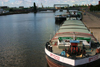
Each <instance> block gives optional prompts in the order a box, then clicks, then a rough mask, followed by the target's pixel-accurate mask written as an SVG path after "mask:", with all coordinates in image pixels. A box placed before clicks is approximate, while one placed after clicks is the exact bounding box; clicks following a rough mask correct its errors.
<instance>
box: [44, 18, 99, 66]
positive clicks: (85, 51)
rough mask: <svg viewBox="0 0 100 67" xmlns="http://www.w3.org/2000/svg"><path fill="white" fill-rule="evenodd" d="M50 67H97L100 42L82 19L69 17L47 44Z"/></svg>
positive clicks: (46, 49) (46, 51)
mask: <svg viewBox="0 0 100 67" xmlns="http://www.w3.org/2000/svg"><path fill="white" fill-rule="evenodd" d="M45 53H46V60H47V63H48V65H49V66H50V67H96V66H98V65H99V63H100V44H99V42H98V40H97V39H96V38H95V37H94V36H93V34H92V33H91V31H89V29H88V28H87V27H86V26H85V25H84V24H83V23H82V21H80V20H73V19H71V18H67V20H66V21H64V23H63V24H62V26H61V27H60V28H59V30H58V31H57V32H56V34H55V36H54V37H53V38H52V39H51V40H50V41H48V42H47V43H46V45H45Z"/></svg>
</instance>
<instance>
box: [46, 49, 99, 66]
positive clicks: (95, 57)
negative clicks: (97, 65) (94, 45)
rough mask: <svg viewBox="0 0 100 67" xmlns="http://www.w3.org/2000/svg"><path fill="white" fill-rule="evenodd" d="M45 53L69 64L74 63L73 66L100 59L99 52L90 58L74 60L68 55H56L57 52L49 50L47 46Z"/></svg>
mask: <svg viewBox="0 0 100 67" xmlns="http://www.w3.org/2000/svg"><path fill="white" fill-rule="evenodd" d="M45 53H46V54H47V55H48V56H49V57H51V58H52V59H55V60H57V61H59V62H62V63H65V64H69V65H72V66H77V65H82V64H86V63H90V62H93V61H96V60H98V59H100V54H98V55H95V56H92V57H88V58H83V59H77V60H73V59H69V58H67V57H66V58H65V57H62V56H59V55H56V54H54V53H52V52H50V51H48V50H47V49H46V48H45Z"/></svg>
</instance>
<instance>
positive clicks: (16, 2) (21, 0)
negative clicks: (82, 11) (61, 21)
mask: <svg viewBox="0 0 100 67" xmlns="http://www.w3.org/2000/svg"><path fill="white" fill-rule="evenodd" d="M98 1H99V0H0V6H9V7H19V6H24V7H30V6H33V3H34V2H35V3H36V5H37V6H38V7H42V6H41V4H42V5H43V6H44V7H53V5H54V4H69V5H70V6H72V5H73V4H80V5H82V4H93V5H97V4H98Z"/></svg>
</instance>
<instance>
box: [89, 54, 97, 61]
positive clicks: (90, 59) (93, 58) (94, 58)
mask: <svg viewBox="0 0 100 67" xmlns="http://www.w3.org/2000/svg"><path fill="white" fill-rule="evenodd" d="M97 59H98V55H97V56H94V57H91V58H89V62H91V61H95V60H97Z"/></svg>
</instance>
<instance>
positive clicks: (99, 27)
mask: <svg viewBox="0 0 100 67" xmlns="http://www.w3.org/2000/svg"><path fill="white" fill-rule="evenodd" d="M83 23H84V24H85V25H86V26H87V27H88V28H89V30H90V31H91V32H93V35H94V36H95V37H96V38H97V40H98V41H99V42H100V17H98V16H96V15H94V14H91V12H86V15H83Z"/></svg>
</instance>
